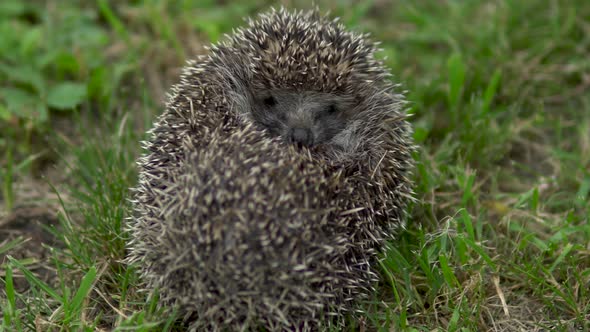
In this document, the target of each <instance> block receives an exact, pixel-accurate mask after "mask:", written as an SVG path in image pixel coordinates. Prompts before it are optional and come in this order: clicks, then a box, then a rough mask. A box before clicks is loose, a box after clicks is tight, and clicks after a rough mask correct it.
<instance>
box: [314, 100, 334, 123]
mask: <svg viewBox="0 0 590 332" xmlns="http://www.w3.org/2000/svg"><path fill="white" fill-rule="evenodd" d="M336 112H338V108H336V105H334V104H331V105H330V106H328V107H326V108H324V109H323V110H322V111H321V112H318V113H316V115H315V119H316V120H319V119H321V118H323V117H325V116H329V115H334V114H336Z"/></svg>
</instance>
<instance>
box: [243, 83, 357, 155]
mask: <svg viewBox="0 0 590 332" xmlns="http://www.w3.org/2000/svg"><path fill="white" fill-rule="evenodd" d="M353 108H354V105H353V103H352V102H351V100H350V98H346V97H344V96H338V95H335V94H331V93H320V92H312V91H303V92H300V91H288V90H274V91H264V92H262V93H258V94H257V95H256V96H253V97H252V110H251V112H252V113H251V114H252V119H253V120H254V122H255V123H256V124H257V125H258V126H259V127H261V128H262V129H266V130H267V131H268V133H269V134H270V135H271V136H274V137H282V138H283V139H284V140H285V141H286V142H288V143H293V144H295V145H298V146H308V147H310V146H315V145H319V144H323V143H327V142H329V141H330V140H331V139H332V138H334V136H336V135H337V134H338V133H340V132H341V131H342V130H343V129H344V128H346V126H347V123H348V120H349V119H350V116H351V113H352V112H351V111H352V109H353Z"/></svg>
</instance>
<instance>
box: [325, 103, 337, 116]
mask: <svg viewBox="0 0 590 332" xmlns="http://www.w3.org/2000/svg"><path fill="white" fill-rule="evenodd" d="M337 111H338V109H337V108H336V105H334V104H331V105H330V106H328V110H327V113H328V114H335V113H336V112H337Z"/></svg>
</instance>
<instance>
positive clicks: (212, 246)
mask: <svg viewBox="0 0 590 332" xmlns="http://www.w3.org/2000/svg"><path fill="white" fill-rule="evenodd" d="M376 50H377V46H376V44H375V43H373V42H371V41H370V40H369V39H368V37H367V36H366V35H361V34H357V33H354V32H350V31H348V30H347V29H346V28H345V27H344V26H343V25H341V24H339V23H338V22H337V21H335V20H330V19H329V18H327V17H325V16H321V15H319V14H318V12H317V11H309V12H289V11H287V10H285V9H280V10H272V11H270V12H268V13H266V14H262V15H260V16H259V17H258V18H257V19H256V20H251V21H249V23H248V26H247V27H246V28H243V29H238V30H237V31H234V33H233V34H232V35H231V36H228V37H227V38H226V40H225V41H223V42H221V43H219V44H217V45H213V46H212V47H211V48H210V54H209V55H208V56H202V57H200V58H198V59H197V60H194V61H190V62H189V63H188V65H187V66H186V67H185V69H184V71H183V74H182V75H181V78H180V83H178V84H177V85H175V86H174V87H173V88H172V93H171V94H170V95H169V99H168V102H167V105H166V110H165V111H164V113H163V114H162V115H161V116H160V117H159V118H158V120H157V122H156V123H155V125H154V128H153V129H151V131H150V135H151V136H150V138H149V140H148V141H147V142H145V144H144V148H145V153H144V155H143V156H142V157H141V158H140V159H139V161H138V164H139V171H140V172H139V183H138V185H137V186H136V187H135V188H133V200H132V203H133V214H132V216H131V217H130V218H129V222H128V228H129V230H130V234H131V238H130V240H129V242H128V252H129V254H128V257H127V260H126V262H127V263H129V264H134V265H136V266H137V267H138V269H139V271H140V272H141V277H142V280H143V284H142V287H143V289H144V290H145V291H147V292H150V293H152V292H156V291H157V292H158V294H159V295H160V305H162V306H165V307H166V308H177V309H178V311H179V312H180V313H181V314H182V318H183V319H184V320H185V321H186V322H187V324H188V327H189V329H190V330H194V331H196V330H212V331H222V330H250V329H256V328H259V327H263V328H266V329H269V330H271V331H275V330H296V331H315V330H318V329H320V328H321V327H326V326H333V327H342V326H343V324H344V314H347V313H354V312H355V310H356V308H357V305H358V303H359V301H361V300H362V299H366V298H367V297H369V296H371V294H372V292H373V286H374V284H375V282H376V281H377V273H376V270H375V265H376V264H375V263H376V260H377V254H378V252H379V251H380V250H381V249H382V247H383V245H384V242H385V241H387V240H390V239H392V237H393V236H394V235H395V233H396V231H397V230H398V229H399V228H400V227H403V224H404V220H405V219H406V207H407V203H408V202H409V201H411V200H412V196H413V193H412V186H411V181H410V179H409V176H410V173H411V171H412V169H413V161H412V156H411V153H412V151H413V149H414V146H413V142H412V140H411V127H410V125H409V123H408V122H407V120H406V117H407V116H406V114H405V112H404V104H405V102H404V98H403V96H402V95H401V94H398V93H396V92H395V90H396V88H397V86H396V85H394V84H393V83H392V82H391V80H390V74H389V72H388V71H387V69H386V68H385V67H384V65H383V63H382V62H381V61H380V60H379V59H377V58H376V57H375V52H376Z"/></svg>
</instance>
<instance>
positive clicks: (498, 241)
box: [0, 0, 590, 331]
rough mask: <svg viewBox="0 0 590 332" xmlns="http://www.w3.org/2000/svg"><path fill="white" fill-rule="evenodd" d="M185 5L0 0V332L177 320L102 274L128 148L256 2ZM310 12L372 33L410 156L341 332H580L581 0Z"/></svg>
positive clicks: (588, 189) (587, 183) (587, 235)
mask: <svg viewBox="0 0 590 332" xmlns="http://www.w3.org/2000/svg"><path fill="white" fill-rule="evenodd" d="M196 3H197V2H192V1H178V2H172V1H147V0H145V1H134V2H130V4H127V5H122V4H117V5H115V2H109V1H106V0H104V1H98V2H97V3H96V4H93V5H90V4H88V3H86V2H82V1H68V2H65V1H57V0H55V1H53V0H49V1H43V2H42V1H38V2H31V1H25V0H5V1H2V2H1V4H0V34H1V35H2V36H3V38H1V39H0V133H1V134H0V156H2V158H0V179H1V180H0V181H1V185H0V187H1V188H2V191H1V192H2V194H1V196H0V201H1V203H2V204H1V205H2V210H0V234H1V235H0V308H1V309H2V310H1V311H2V315H1V318H0V331H14V330H17V331H20V330H52V331H58V330H59V331H61V330H63V331H71V330H76V331H77V330H83V331H96V330H102V331H110V330H114V331H126V330H133V331H160V330H170V329H178V328H180V327H179V326H178V324H177V323H176V322H175V321H174V317H173V316H169V315H163V314H162V313H161V311H160V310H159V309H158V308H157V305H156V304H157V299H155V298H152V299H147V298H145V295H143V294H140V293H137V291H136V287H135V286H136V285H137V283H138V282H139V281H138V276H137V274H136V273H135V271H133V269H129V268H126V267H125V266H123V265H122V264H121V263H120V261H121V259H122V258H123V257H124V254H125V253H124V243H125V238H126V236H127V235H126V234H125V233H124V232H123V230H122V226H123V224H124V217H125V215H126V213H127V211H128V208H129V206H128V202H127V197H128V190H127V188H129V187H130V186H132V185H133V184H134V181H135V175H136V174H135V165H134V160H135V158H136V157H137V156H138V154H139V152H140V145H139V143H138V142H139V141H140V140H141V139H142V138H143V133H144V132H145V130H147V128H149V127H150V125H151V122H152V121H153V119H154V117H155V115H156V114H158V113H159V112H161V110H162V107H163V106H162V101H163V99H164V96H165V92H166V90H167V89H168V87H169V86H170V85H171V84H172V83H173V82H174V81H175V79H176V78H177V76H178V73H179V68H180V67H181V66H182V64H183V62H184V60H185V59H187V58H189V57H192V56H194V55H195V54H197V53H203V52H205V51H204V49H203V46H205V45H207V44H208V43H209V42H210V41H216V40H218V39H220V38H222V34H223V33H226V32H230V31H231V29H232V28H234V27H236V26H237V25H240V24H241V23H239V22H241V21H240V20H239V19H240V18H241V17H244V16H249V15H252V14H254V13H256V12H258V11H261V10H264V9H266V8H267V7H268V5H269V3H268V2H267V1H262V0H259V1H254V2H251V4H250V5H244V4H241V3H238V2H235V3H232V2H220V3H217V2H216V1H200V2H199V4H196ZM290 4H291V6H293V7H301V6H305V3H304V2H298V1H293V2H290ZM319 6H320V8H322V9H323V10H331V12H332V13H333V15H338V16H341V17H342V19H343V22H344V23H345V24H346V25H347V26H349V27H351V28H353V29H356V30H360V31H366V32H371V33H372V35H373V37H374V38H375V39H377V40H380V41H382V46H383V51H382V54H381V55H382V56H387V60H386V62H387V65H388V66H389V67H390V68H391V70H392V72H393V73H394V75H395V79H396V80H397V81H400V82H401V83H402V84H403V86H404V88H405V89H407V90H408V93H407V97H408V99H409V100H410V102H411V104H410V107H411V110H410V111H411V113H412V114H413V116H412V119H411V121H412V123H413V125H414V128H415V133H414V137H415V139H416V141H417V142H418V144H419V145H420V151H419V152H418V153H416V155H415V158H416V160H417V162H418V165H417V169H416V174H415V181H416V192H417V197H418V198H419V199H420V200H419V203H417V204H415V206H413V207H412V217H411V220H410V225H409V227H408V229H407V230H406V231H405V232H403V233H402V234H400V236H399V237H398V239H397V240H396V241H395V242H394V243H390V245H389V246H388V248H387V250H386V251H385V252H384V253H383V261H382V262H381V265H380V269H381V272H382V273H381V275H382V278H381V280H382V282H381V284H380V287H379V292H378V294H375V301H374V303H366V304H363V309H364V311H365V312H366V314H364V315H362V316H361V317H359V318H356V319H355V320H354V322H351V324H352V325H353V326H356V327H352V328H351V329H354V328H359V329H363V328H367V329H369V330H391V331H398V330H399V331H402V330H403V331H432V330H440V331H485V330H489V331H516V330H518V331H522V330H526V331H546V330H557V331H578V330H590V323H589V321H590V224H589V215H590V203H589V201H590V200H589V197H588V196H589V194H590V57H588V54H590V24H589V23H588V17H590V3H589V2H587V1H585V0H570V1H566V0H551V1H543V0H531V1H517V0H495V1H435V2H433V1H405V0H398V1H394V2H393V3H392V4H386V3H385V2H366V3H362V4H361V3H359V4H356V3H352V2H348V1H336V0H332V1H321V2H319ZM39 221H41V222H39ZM19 222H20V224H19ZM23 224H24V225H25V226H22V225H23ZM38 224H39V225H38ZM15 225H21V226H22V227H20V228H19V227H17V226H15ZM34 225H38V227H37V226H34ZM39 237H41V238H42V239H50V240H47V241H40V240H39ZM41 242H43V243H44V244H43V245H42V246H41V245H40V243H41Z"/></svg>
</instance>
